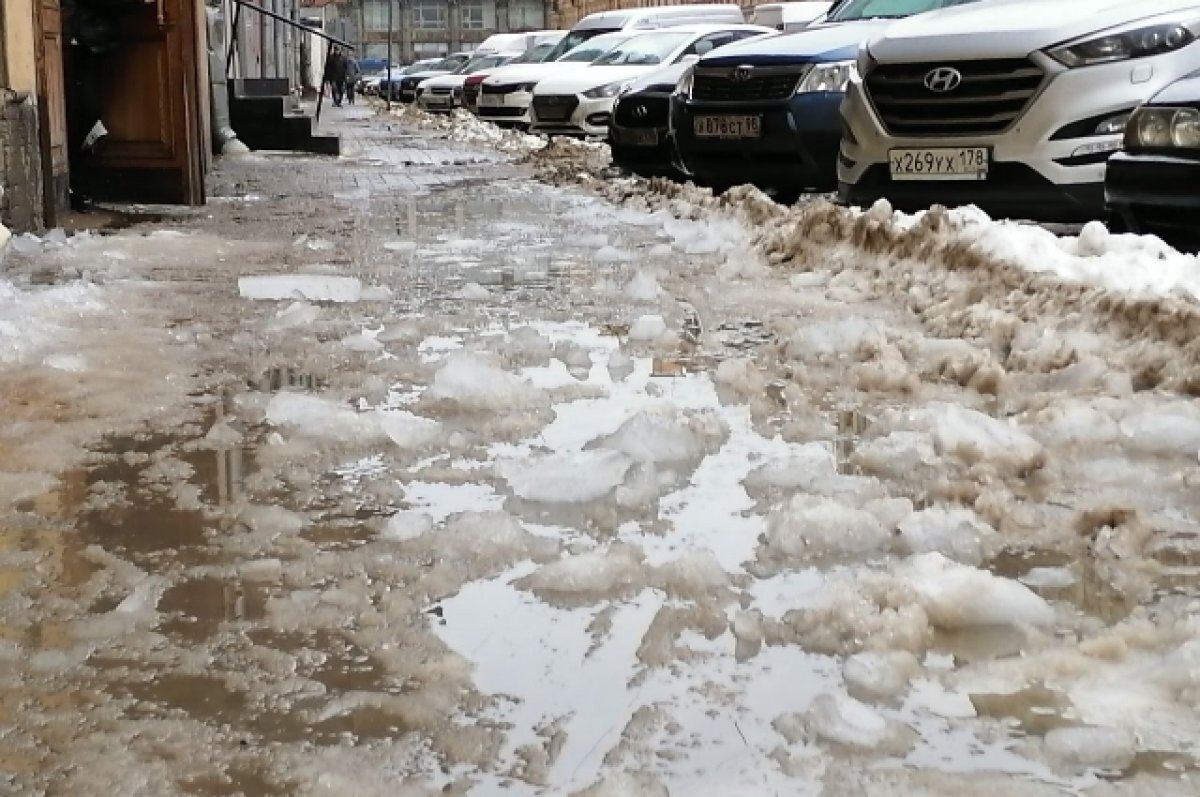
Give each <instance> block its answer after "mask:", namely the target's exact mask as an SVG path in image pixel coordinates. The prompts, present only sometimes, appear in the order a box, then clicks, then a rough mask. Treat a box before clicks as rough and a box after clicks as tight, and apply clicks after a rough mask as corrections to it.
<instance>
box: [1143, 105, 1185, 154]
mask: <svg viewBox="0 0 1200 797" xmlns="http://www.w3.org/2000/svg"><path fill="white" fill-rule="evenodd" d="M1125 148H1126V149H1174V148H1183V149H1200V110H1196V109H1195V108H1167V107H1158V106H1146V107H1142V108H1138V109H1137V110H1136V111H1134V112H1133V117H1132V118H1131V119H1130V120H1129V124H1128V125H1127V126H1126V128H1125Z"/></svg>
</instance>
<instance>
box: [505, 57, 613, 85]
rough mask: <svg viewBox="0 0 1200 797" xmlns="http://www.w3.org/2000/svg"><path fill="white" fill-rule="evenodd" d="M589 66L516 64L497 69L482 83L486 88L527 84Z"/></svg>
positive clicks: (573, 64)
mask: <svg viewBox="0 0 1200 797" xmlns="http://www.w3.org/2000/svg"><path fill="white" fill-rule="evenodd" d="M588 66H591V64H588V63H584V62H582V61H551V62H550V63H547V64H518V65H516V66H506V67H502V68H500V69H497V70H496V71H495V72H494V73H492V75H491V77H489V78H488V79H487V80H485V81H483V82H484V85H487V86H508V85H511V84H513V83H529V82H532V81H535V80H545V79H546V78H548V77H550V76H551V75H556V74H558V73H559V72H562V71H563V70H565V69H570V70H574V69H583V68H584V67H588Z"/></svg>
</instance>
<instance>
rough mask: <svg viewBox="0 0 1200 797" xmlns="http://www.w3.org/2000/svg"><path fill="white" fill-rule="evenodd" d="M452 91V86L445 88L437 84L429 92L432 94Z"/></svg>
mask: <svg viewBox="0 0 1200 797" xmlns="http://www.w3.org/2000/svg"><path fill="white" fill-rule="evenodd" d="M451 91H452V88H451V87H450V86H446V87H444V88H443V87H441V86H435V87H434V88H431V89H430V90H429V93H430V94H449V93H450V92H451Z"/></svg>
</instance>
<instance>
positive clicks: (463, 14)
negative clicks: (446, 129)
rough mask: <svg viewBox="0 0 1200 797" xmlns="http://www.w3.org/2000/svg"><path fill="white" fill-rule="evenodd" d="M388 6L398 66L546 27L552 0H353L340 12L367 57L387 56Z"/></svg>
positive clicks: (393, 48) (394, 57) (393, 46)
mask: <svg viewBox="0 0 1200 797" xmlns="http://www.w3.org/2000/svg"><path fill="white" fill-rule="evenodd" d="M389 2H391V4H392V8H391V11H392V58H393V60H395V61H397V62H400V63H408V62H411V61H413V60H415V59H417V58H432V57H434V56H440V55H446V54H448V53H450V52H454V51H457V50H469V49H471V48H473V47H475V46H477V45H479V44H481V43H482V42H483V40H484V39H486V38H487V37H488V36H491V35H492V34H493V33H510V32H519V31H527V30H543V29H545V28H547V27H549V26H548V25H547V24H546V20H547V18H548V14H549V6H550V0H455V1H454V2H448V1H447V0H353V2H352V3H350V4H348V5H343V6H342V7H341V9H342V10H341V13H342V15H343V16H345V17H347V18H348V19H350V20H353V21H354V24H355V28H356V34H357V35H356V38H355V39H354V41H356V42H360V43H361V47H360V51H361V52H362V53H363V55H364V56H365V57H367V58H386V57H387V51H388V45H387V41H388V3H389Z"/></svg>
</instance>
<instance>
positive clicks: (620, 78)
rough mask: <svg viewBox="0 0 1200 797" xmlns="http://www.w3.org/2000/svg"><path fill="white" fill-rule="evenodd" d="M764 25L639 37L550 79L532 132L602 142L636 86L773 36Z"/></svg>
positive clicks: (688, 28) (539, 92)
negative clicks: (623, 97) (688, 62)
mask: <svg viewBox="0 0 1200 797" xmlns="http://www.w3.org/2000/svg"><path fill="white" fill-rule="evenodd" d="M774 32H775V31H774V30H772V29H771V28H767V27H763V26H761V25H737V24H727V25H681V26H678V27H673V28H666V29H664V30H658V31H651V32H646V33H641V34H638V35H637V36H634V37H633V38H631V39H628V40H627V41H625V42H623V43H622V44H620V45H618V46H616V47H614V48H613V49H611V50H609V51H608V52H607V53H605V54H604V55H602V56H600V57H599V58H597V59H596V60H595V61H593V62H592V63H591V64H590V65H589V66H588V67H587V68H586V69H577V70H574V71H572V72H570V73H568V74H566V75H561V76H554V77H548V78H546V79H545V80H543V81H541V82H539V83H538V84H537V86H536V87H535V88H534V90H533V112H532V114H531V116H530V128H529V129H530V132H534V133H548V134H562V135H574V136H603V135H605V134H607V132H608V121H609V118H610V116H611V115H612V108H613V103H615V102H616V99H617V95H618V94H620V92H621V90H622V89H623V88H624V87H626V86H628V85H630V84H631V83H632V82H633V81H634V80H636V79H637V78H639V77H642V76H643V75H647V74H649V73H651V72H654V71H656V70H659V69H662V68H663V67H664V66H666V65H668V64H676V63H679V62H681V61H683V60H685V59H687V58H699V57H700V56H701V55H704V54H705V53H708V52H711V51H712V50H715V49H716V48H718V47H722V46H724V45H726V44H731V43H733V42H735V41H739V40H741V39H748V38H751V37H753V36H762V35H763V34H766V33H774Z"/></svg>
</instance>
